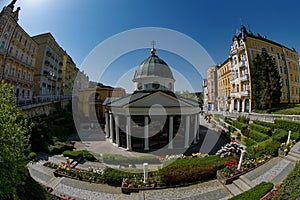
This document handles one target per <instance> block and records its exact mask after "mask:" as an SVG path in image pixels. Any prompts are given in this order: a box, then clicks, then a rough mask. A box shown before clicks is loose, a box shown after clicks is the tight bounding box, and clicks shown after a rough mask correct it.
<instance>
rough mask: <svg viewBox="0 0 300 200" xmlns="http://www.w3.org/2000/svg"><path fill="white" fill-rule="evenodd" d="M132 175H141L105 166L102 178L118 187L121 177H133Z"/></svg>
mask: <svg viewBox="0 0 300 200" xmlns="http://www.w3.org/2000/svg"><path fill="white" fill-rule="evenodd" d="M134 176H141V173H132V172H125V171H121V170H117V169H113V168H110V167H106V168H105V169H104V171H103V174H102V178H103V179H104V181H105V182H106V183H107V184H109V185H116V186H118V187H120V185H121V184H122V181H123V178H133V177H134Z"/></svg>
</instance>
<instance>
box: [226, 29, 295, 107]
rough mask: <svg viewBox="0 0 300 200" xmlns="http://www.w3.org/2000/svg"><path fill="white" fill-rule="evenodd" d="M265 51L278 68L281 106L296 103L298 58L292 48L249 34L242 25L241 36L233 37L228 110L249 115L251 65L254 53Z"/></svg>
mask: <svg viewBox="0 0 300 200" xmlns="http://www.w3.org/2000/svg"><path fill="white" fill-rule="evenodd" d="M263 49H264V50H266V51H267V52H268V54H269V55H271V56H272V57H273V58H274V60H275V63H276V65H277V67H278V71H279V73H280V76H281V82H282V90H281V92H282V96H281V99H280V102H281V103H299V102H300V101H299V100H300V99H299V95H300V86H299V83H300V82H299V81H300V80H299V79H300V71H299V64H298V60H299V55H298V53H297V52H296V50H295V49H290V48H287V47H285V46H283V45H281V44H278V43H276V42H274V41H271V40H269V39H267V37H265V36H264V37H262V36H260V35H259V34H258V35H254V34H252V33H249V32H248V31H247V30H246V28H245V27H244V26H242V27H241V33H240V34H239V35H237V36H234V38H233V42H232V46H231V50H230V56H231V62H232V64H231V65H232V66H231V70H232V78H231V81H230V83H231V87H232V91H231V94H230V96H231V106H230V110H231V111H239V112H249V111H251V110H252V107H251V78H255V77H251V76H250V74H251V65H252V61H253V60H254V59H255V57H256V55H257V54H260V53H261V51H262V50H263Z"/></svg>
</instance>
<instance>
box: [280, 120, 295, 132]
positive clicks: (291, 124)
mask: <svg viewBox="0 0 300 200" xmlns="http://www.w3.org/2000/svg"><path fill="white" fill-rule="evenodd" d="M275 124H276V127H277V128H280V129H284V130H287V131H289V130H291V131H292V132H300V122H296V121H290V120H282V119H275Z"/></svg>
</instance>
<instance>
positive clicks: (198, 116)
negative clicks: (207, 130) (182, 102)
mask: <svg viewBox="0 0 300 200" xmlns="http://www.w3.org/2000/svg"><path fill="white" fill-rule="evenodd" d="M197 118H198V119H197V127H198V132H197V141H199V140H200V119H201V118H200V114H197Z"/></svg>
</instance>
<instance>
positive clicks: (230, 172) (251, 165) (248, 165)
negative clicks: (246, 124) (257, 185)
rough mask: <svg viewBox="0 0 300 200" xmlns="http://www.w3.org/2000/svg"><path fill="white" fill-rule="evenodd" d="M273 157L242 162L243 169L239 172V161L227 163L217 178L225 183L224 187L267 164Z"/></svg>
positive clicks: (218, 172) (266, 156)
mask: <svg viewBox="0 0 300 200" xmlns="http://www.w3.org/2000/svg"><path fill="white" fill-rule="evenodd" d="M271 157H272V156H270V155H264V156H263V157H261V158H258V159H256V160H254V159H245V160H244V161H243V162H242V166H241V169H240V170H238V169H237V168H238V167H237V161H236V160H232V161H227V162H225V164H224V168H223V169H221V170H218V171H217V178H218V180H219V181H220V182H221V183H223V184H224V185H226V184H230V183H232V182H233V181H234V180H236V179H238V178H239V177H240V176H241V175H243V174H245V173H247V172H249V171H251V170H253V169H255V168H257V167H259V166H261V165H262V164H264V163H265V162H267V161H268V160H270V159H271Z"/></svg>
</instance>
